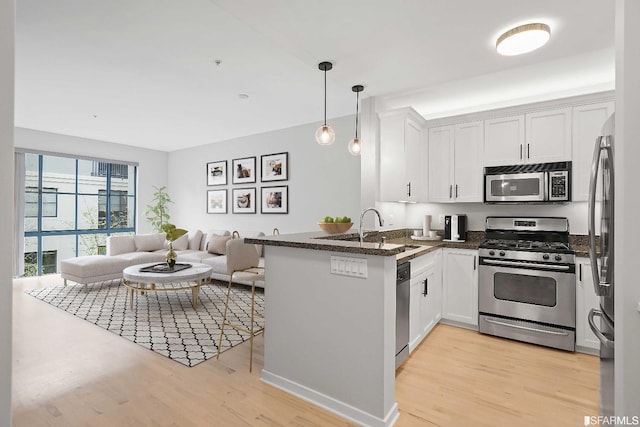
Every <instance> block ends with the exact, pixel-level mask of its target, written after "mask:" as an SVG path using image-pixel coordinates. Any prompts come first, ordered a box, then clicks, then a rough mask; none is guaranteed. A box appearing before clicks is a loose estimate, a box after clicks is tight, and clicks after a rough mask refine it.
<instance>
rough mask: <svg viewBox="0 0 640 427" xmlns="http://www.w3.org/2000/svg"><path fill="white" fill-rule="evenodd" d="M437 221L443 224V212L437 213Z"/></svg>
mask: <svg viewBox="0 0 640 427" xmlns="http://www.w3.org/2000/svg"><path fill="white" fill-rule="evenodd" d="M438 222H439V223H440V225H444V214H440V215H438Z"/></svg>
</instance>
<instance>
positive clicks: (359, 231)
mask: <svg viewBox="0 0 640 427" xmlns="http://www.w3.org/2000/svg"><path fill="white" fill-rule="evenodd" d="M368 211H374V212H375V213H376V215H378V221H379V222H380V227H382V226H383V225H384V221H383V220H382V215H380V212H378V210H377V209H376V208H366V209H365V210H363V211H362V213H361V214H360V226H359V227H358V236H359V237H360V244H362V242H363V241H364V237H365V236H366V235H365V234H363V233H362V218H364V214H366V213H367V212H368Z"/></svg>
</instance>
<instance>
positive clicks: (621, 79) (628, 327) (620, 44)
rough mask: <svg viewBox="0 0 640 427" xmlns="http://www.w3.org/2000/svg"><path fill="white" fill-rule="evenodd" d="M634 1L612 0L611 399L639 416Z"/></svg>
mask: <svg viewBox="0 0 640 427" xmlns="http://www.w3.org/2000/svg"><path fill="white" fill-rule="evenodd" d="M638 22H640V2H638V1H637V0H618V1H617V2H616V86H617V87H616V100H617V102H616V139H615V150H616V151H615V166H616V171H615V172H616V173H615V178H616V183H615V184H616V195H615V196H616V200H615V209H616V213H615V225H616V230H615V239H616V241H615V255H616V256H615V271H616V273H615V299H616V302H615V313H616V314H615V325H616V330H615V342H616V344H615V353H616V354H615V357H616V362H615V364H616V366H615V378H616V386H615V390H616V391H615V393H616V396H615V402H616V415H618V416H629V417H631V416H634V415H635V416H640V363H639V361H640V338H639V337H640V313H638V311H639V310H638V308H640V307H638V304H640V280H639V279H638V254H640V251H639V250H638V242H639V241H640V227H638V212H639V211H640V192H639V191H638V185H637V183H638V159H640V144H638V142H639V141H640V121H639V120H638V117H640V28H639V27H638Z"/></svg>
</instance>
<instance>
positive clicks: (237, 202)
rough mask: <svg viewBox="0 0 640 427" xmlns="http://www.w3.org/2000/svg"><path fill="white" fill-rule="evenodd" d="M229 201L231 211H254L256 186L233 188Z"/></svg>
mask: <svg viewBox="0 0 640 427" xmlns="http://www.w3.org/2000/svg"><path fill="white" fill-rule="evenodd" d="M231 194H232V196H231V203H233V204H232V211H233V213H256V188H255V187H251V188H234V189H233V191H232V193H231Z"/></svg>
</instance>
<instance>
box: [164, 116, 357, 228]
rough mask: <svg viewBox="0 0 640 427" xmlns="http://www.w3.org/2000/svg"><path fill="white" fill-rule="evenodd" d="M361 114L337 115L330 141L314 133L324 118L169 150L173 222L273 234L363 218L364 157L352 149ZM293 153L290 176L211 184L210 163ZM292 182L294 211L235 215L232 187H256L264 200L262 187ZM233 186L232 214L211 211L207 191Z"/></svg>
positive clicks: (229, 201)
mask: <svg viewBox="0 0 640 427" xmlns="http://www.w3.org/2000/svg"><path fill="white" fill-rule="evenodd" d="M354 120H355V117H354V116H348V117H342V118H338V119H333V120H331V121H330V122H329V124H330V125H331V126H332V127H333V129H334V130H335V133H336V141H335V142H334V143H333V144H332V145H330V146H320V145H318V143H317V142H316V141H315V138H314V133H315V130H316V128H317V127H318V125H319V124H318V123H314V124H306V125H301V126H296V127H292V128H288V129H282V130H278V131H273V132H267V133H262V134H258V135H252V136H247V137H243V138H238V139H233V140H229V141H224V142H217V143H213V144H209V145H204V146H199V147H195V148H190V149H184V150H178V151H173V152H171V153H169V194H170V196H171V199H172V200H173V201H174V202H175V204H174V205H172V206H171V214H172V218H171V221H172V222H173V223H175V224H176V225H177V226H178V227H181V228H186V229H201V230H203V231H204V232H207V230H210V229H227V230H258V231H263V232H265V233H266V234H271V232H272V230H273V228H274V227H277V228H278V229H279V230H280V232H281V233H283V234H284V233H291V232H302V231H315V230H317V229H318V226H317V225H316V223H317V222H318V220H319V219H321V218H323V217H325V216H327V215H329V216H350V217H351V218H352V220H354V222H356V223H357V220H358V215H359V212H360V157H356V156H352V155H351V154H349V152H348V151H347V142H348V141H349V140H350V139H351V138H353V136H354V132H355V130H354V126H355V123H354ZM281 152H288V153H289V156H288V157H289V158H288V162H289V179H288V180H287V181H272V182H266V183H262V182H260V178H259V176H258V179H257V182H256V183H252V184H242V185H239V184H236V185H234V184H231V176H230V175H229V176H228V184H227V185H225V186H211V187H208V186H207V182H206V164H207V163H208V162H214V161H220V160H226V161H227V167H228V169H231V162H232V160H233V159H236V158H243V157H250V156H256V163H257V164H260V156H261V155H264V154H272V153H281ZM274 185H288V186H289V213H288V214H261V213H260V204H257V213H256V214H233V213H231V212H232V209H231V190H232V189H233V188H243V187H256V189H257V190H256V191H257V196H258V197H257V198H258V199H260V187H261V186H274ZM216 189H227V190H228V194H227V208H228V209H227V210H228V213H227V214H207V211H206V197H207V190H216Z"/></svg>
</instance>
